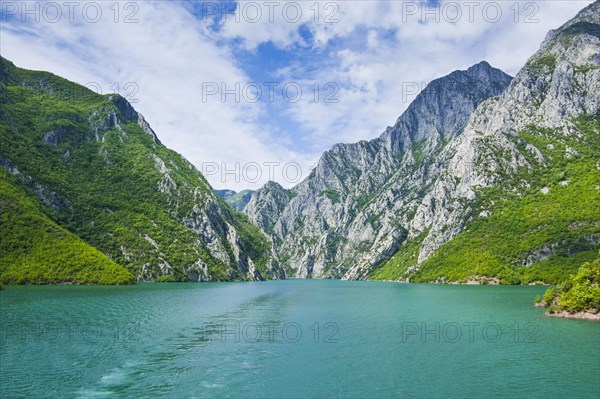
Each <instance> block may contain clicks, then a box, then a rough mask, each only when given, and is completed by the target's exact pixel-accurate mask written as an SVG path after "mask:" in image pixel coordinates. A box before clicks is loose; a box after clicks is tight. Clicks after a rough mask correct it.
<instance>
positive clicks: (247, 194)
mask: <svg viewBox="0 0 600 399" xmlns="http://www.w3.org/2000/svg"><path fill="white" fill-rule="evenodd" d="M215 193H217V195H218V196H219V197H221V198H222V199H223V200H224V201H225V202H227V204H228V205H229V206H230V207H232V208H233V209H235V210H236V211H238V212H241V211H243V210H244V208H246V205H248V202H250V199H251V198H252V194H253V193H254V191H253V190H242V191H240V192H239V193H236V192H235V191H233V190H215Z"/></svg>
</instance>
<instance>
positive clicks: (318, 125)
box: [0, 0, 591, 189]
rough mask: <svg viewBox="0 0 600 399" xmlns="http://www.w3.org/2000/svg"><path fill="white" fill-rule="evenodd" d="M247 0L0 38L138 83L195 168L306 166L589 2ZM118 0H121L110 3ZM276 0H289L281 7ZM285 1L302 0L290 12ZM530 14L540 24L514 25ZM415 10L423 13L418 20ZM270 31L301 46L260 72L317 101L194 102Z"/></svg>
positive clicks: (238, 72) (40, 63)
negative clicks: (203, 14)
mask: <svg viewBox="0 0 600 399" xmlns="http://www.w3.org/2000/svg"><path fill="white" fill-rule="evenodd" d="M19 3H20V2H19ZM256 3H257V4H259V5H261V4H262V5H263V6H262V7H261V13H262V18H259V20H258V21H256V22H251V19H252V18H254V17H253V15H252V14H251V11H252V10H250V9H246V10H245V11H241V14H239V15H238V21H236V17H235V16H232V15H228V16H227V19H226V22H225V23H224V24H223V25H221V26H219V28H218V29H216V30H213V29H211V26H209V25H208V24H206V23H203V22H202V21H201V20H199V18H198V16H197V15H196V16H195V15H193V14H192V13H190V12H189V10H188V8H186V6H184V5H182V4H181V3H176V2H167V1H152V2H150V1H148V2H138V3H135V4H138V5H139V10H138V12H137V13H136V14H135V16H134V18H136V19H138V20H139V22H138V23H123V22H124V21H123V19H124V18H125V16H127V15H128V14H129V13H130V12H131V11H135V10H132V9H120V14H119V18H118V21H117V23H115V20H114V9H112V10H111V9H110V8H109V7H111V6H112V5H113V3H112V2H107V3H101V4H103V17H102V18H101V19H100V21H98V22H97V23H89V22H86V21H85V20H83V19H82V18H81V14H80V12H79V14H78V13H77V12H76V15H77V18H76V20H75V22H74V23H70V22H69V21H68V20H67V18H66V17H65V18H63V19H62V20H61V21H60V22H58V23H48V22H45V21H42V22H40V23H25V24H24V23H21V22H15V21H14V20H13V21H9V22H6V23H3V24H2V28H1V32H0V49H1V51H2V55H3V56H5V57H6V58H8V59H10V60H12V61H13V62H15V63H16V64H17V65H18V66H21V67H24V68H30V69H42V70H48V71H51V72H54V73H56V74H58V75H61V76H63V77H66V78H68V79H70V80H74V81H76V82H79V83H82V84H86V83H89V82H97V83H98V84H99V85H100V86H101V88H102V90H103V92H105V93H106V92H110V91H111V86H112V85H113V84H114V83H115V82H117V83H119V85H120V90H121V94H124V95H127V94H128V93H130V92H129V91H126V90H124V85H125V84H126V83H127V82H135V83H136V84H137V86H138V87H139V91H138V92H137V94H136V95H135V98H137V99H138V100H139V102H138V103H135V104H134V106H135V107H136V109H138V110H139V111H140V112H141V113H143V114H144V115H145V116H146V119H147V120H148V121H149V122H150V123H151V125H152V126H153V128H154V129H155V131H156V132H157V133H158V135H159V137H160V138H161V140H162V141H163V142H164V143H165V144H166V145H167V146H169V147H171V148H173V149H175V150H176V151H178V152H180V153H182V154H183V155H184V156H185V157H186V158H188V159H189V160H190V161H191V162H193V163H194V164H195V165H196V166H198V167H199V168H202V165H203V163H205V162H216V163H217V164H219V165H221V164H222V163H223V162H225V163H226V164H227V165H228V168H229V169H232V168H234V165H235V163H236V162H239V163H240V165H244V164H247V163H249V162H257V163H259V164H264V163H265V162H279V163H280V164H281V165H283V164H285V163H286V162H290V161H292V162H298V163H299V164H301V165H302V167H303V168H304V171H305V174H306V172H307V170H308V165H310V164H311V163H314V162H315V161H316V158H317V156H318V155H319V154H320V153H321V152H323V151H324V150H326V149H328V148H329V146H330V145H331V144H333V143H336V142H352V141H357V140H360V139H368V138H373V137H375V136H377V135H378V134H379V133H380V132H382V131H383V130H384V128H385V126H386V125H388V124H392V123H393V122H394V121H395V119H396V118H397V117H398V116H399V115H400V113H401V112H402V111H403V110H404V109H405V108H406V107H407V106H408V103H409V100H411V99H412V97H413V96H408V97H407V94H410V93H407V90H408V89H410V90H413V89H414V87H415V85H418V86H421V85H424V84H425V83H426V82H429V81H431V80H432V79H434V78H437V77H440V76H442V75H444V74H447V73H448V72H450V71H452V70H455V69H465V68H467V67H468V66H470V65H472V64H475V63H477V62H479V61H481V60H483V59H486V60H488V61H489V62H490V63H491V64H492V65H493V66H496V67H500V68H501V69H503V70H505V71H506V72H508V73H511V74H514V73H516V72H517V71H518V69H519V68H520V67H521V66H522V65H523V64H524V62H525V61H526V59H527V58H528V57H529V56H530V55H531V54H533V52H535V51H536V50H537V48H538V47H539V44H540V43H541V41H542V40H543V38H544V36H545V34H546V32H547V31H548V30H549V29H552V28H556V27H558V26H560V25H561V24H562V23H564V22H566V21H567V20H568V19H569V18H571V17H572V16H574V15H575V14H576V12H577V11H578V10H579V9H581V8H583V7H584V6H585V5H587V4H589V3H591V1H590V0H586V1H570V0H569V1H567V0H564V1H545V2H527V3H523V2H520V3H513V2H496V3H494V2H479V3H477V6H475V8H474V13H473V19H472V20H469V19H470V18H469V9H468V7H467V5H466V3H462V2H458V3H455V2H452V1H444V2H443V3H441V4H442V5H441V7H440V8H438V12H439V10H443V11H442V12H441V14H439V16H440V20H439V22H436V21H435V20H434V19H435V17H436V16H435V15H431V14H427V13H426V11H427V8H426V7H425V8H424V7H423V4H424V3H422V2H418V3H416V2H401V1H385V0H368V1H349V2H344V1H337V2H333V1H325V0H324V1H320V2H318V3H313V2H306V1H299V2H289V1H288V2H287V3H281V4H280V5H279V6H277V7H275V8H274V9H273V11H274V12H273V18H272V19H271V18H269V10H268V8H267V7H266V6H265V5H264V3H262V2H260V1H259V2H256ZM292 3H293V5H289V4H292ZM2 4H3V7H4V5H5V4H6V2H5V3H2ZM28 4H32V3H28ZM126 4H130V3H119V5H120V6H121V7H124V6H125V5H126ZM243 4H245V6H246V7H248V6H247V5H248V4H249V3H248V2H245V3H243ZM284 4H288V6H287V8H286V10H287V13H286V14H284V13H283V10H284ZM315 4H316V5H315ZM452 4H459V6H460V9H461V12H462V16H461V18H459V19H457V20H456V21H455V22H451V21H449V20H450V19H453V18H454V17H455V15H456V14H455V13H454V14H453V9H452V7H453V6H452ZM494 4H500V5H502V13H503V14H502V18H501V19H500V20H499V21H497V22H490V20H491V19H492V18H490V17H493V13H492V11H493V8H494V7H495V5H494ZM515 4H517V5H518V10H519V14H518V20H517V21H515V9H514V8H513V9H511V8H510V7H515ZM528 4H531V5H532V6H527V5H528ZM296 5H298V6H299V7H300V9H301V10H302V15H301V17H300V18H299V20H298V21H297V22H296V21H295V15H296V14H295V10H296ZM415 6H421V8H415ZM486 7H487V8H486ZM526 7H527V8H526ZM531 7H534V8H531ZM535 7H538V8H537V9H536V8H535ZM484 9H489V10H490V11H489V12H488V14H483V10H484ZM316 10H318V15H317V14H316ZM422 12H425V15H422ZM531 12H535V15H533V18H535V19H537V20H538V22H536V23H525V21H524V19H525V17H526V16H528V15H529V14H530V13H531ZM422 17H427V18H426V19H427V21H426V22H425V23H423V21H422V19H423V18H422ZM444 17H445V18H444ZM327 18H328V19H327ZM336 20H337V22H331V21H336ZM327 21H329V22H327ZM302 29H306V30H308V31H309V32H310V36H307V35H306V33H305V32H302ZM267 42H271V43H273V44H274V45H275V46H276V47H279V48H281V49H284V50H287V51H290V52H296V51H304V52H307V53H308V54H310V55H311V57H309V59H308V58H307V59H303V58H302V57H300V61H289V62H288V63H287V64H285V63H284V64H285V66H284V67H281V68H280V69H279V70H277V71H271V72H272V74H273V76H277V77H278V79H280V80H281V82H286V81H298V82H299V83H301V84H302V85H303V87H304V88H305V89H306V90H305V93H312V92H311V91H310V89H308V87H309V86H310V85H311V84H313V83H314V82H315V81H316V82H318V83H319V84H320V86H321V92H320V98H319V100H320V101H318V102H316V103H315V102H314V101H312V100H313V98H312V95H304V96H303V97H302V99H301V100H300V101H299V102H297V103H285V102H284V103H279V104H277V106H276V107H271V108H268V107H266V106H265V105H264V104H261V103H250V102H248V101H244V100H243V99H242V100H241V101H240V102H235V101H233V100H232V97H233V96H232V95H229V96H228V97H227V101H225V102H222V101H221V100H220V96H219V95H215V96H212V97H210V98H209V100H208V101H207V102H203V101H202V100H203V99H202V90H203V83H204V84H206V83H210V82H215V83H217V84H218V85H220V84H221V83H225V84H226V87H228V88H230V89H231V88H233V87H234V85H235V83H236V82H239V83H240V84H241V86H242V87H243V86H244V85H245V84H246V83H248V82H249V81H250V80H251V77H250V76H249V75H248V73H249V72H247V71H248V69H247V68H246V66H245V65H242V64H241V62H240V60H238V59H237V58H236V54H237V53H236V51H239V46H240V45H241V47H242V48H245V49H247V50H248V51H250V52H253V51H257V47H258V46H259V45H260V44H263V43H267ZM290 59H293V58H290ZM265 64H266V63H265ZM298 77H301V79H300V80H299V79H298ZM328 82H333V83H335V84H337V85H338V86H339V92H338V93H337V95H336V96H335V98H337V99H338V100H339V102H337V103H325V102H324V101H323V100H324V96H325V95H326V94H328V93H331V88H332V87H331V86H330V87H329V89H330V90H328V91H325V90H323V89H324V85H325V84H327V83H328ZM278 101H280V102H281V99H279V100H278ZM274 110H275V111H274ZM273 113H276V114H277V115H273ZM274 116H277V117H278V118H279V117H285V116H287V117H289V118H290V119H291V121H293V122H294V123H296V124H297V125H298V126H299V127H300V130H299V131H296V130H295V129H296V128H290V127H289V126H288V125H287V124H285V123H284V122H281V121H280V119H277V120H278V122H277V123H279V125H275V123H276V122H274V121H271V119H270V118H273V117H274ZM273 119H276V118H273ZM290 129H291V130H290ZM266 171H267V168H263V172H264V176H263V177H264V178H263V179H262V180H261V182H260V183H263V182H264V181H265V180H266V178H267V177H268V176H267V173H266ZM228 177H229V179H228V181H227V183H224V182H221V178H220V176H219V175H216V176H208V178H209V181H211V183H212V184H213V185H214V186H215V187H217V188H221V187H230V188H233V189H241V188H246V187H252V188H257V187H258V186H259V185H260V183H256V184H250V183H249V182H244V181H240V182H239V183H237V182H236V181H235V179H234V178H233V175H228ZM273 177H274V178H275V179H276V180H278V181H280V182H281V183H282V184H284V185H286V186H290V182H289V181H287V182H286V181H285V179H283V178H282V177H281V167H279V168H278V169H277V170H276V175H275V176H273Z"/></svg>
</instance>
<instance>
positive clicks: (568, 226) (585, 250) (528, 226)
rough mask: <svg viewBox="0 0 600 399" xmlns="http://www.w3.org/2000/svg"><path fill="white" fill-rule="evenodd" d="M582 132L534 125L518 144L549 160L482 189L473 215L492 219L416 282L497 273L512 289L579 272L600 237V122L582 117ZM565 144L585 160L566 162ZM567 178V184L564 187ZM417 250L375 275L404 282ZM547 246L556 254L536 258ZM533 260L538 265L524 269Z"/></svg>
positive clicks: (460, 239) (432, 261)
mask: <svg viewBox="0 0 600 399" xmlns="http://www.w3.org/2000/svg"><path fill="white" fill-rule="evenodd" d="M577 127H578V130H579V132H580V133H582V138H576V137H563V136H559V135H557V134H556V133H555V132H552V131H548V130H544V129H538V128H535V127H531V128H530V129H528V131H525V132H522V134H521V137H520V139H519V140H518V145H519V147H520V148H521V149H523V150H524V148H525V146H526V144H528V143H529V144H533V145H535V146H536V147H537V148H538V149H539V150H540V151H541V152H542V153H543V155H544V156H545V158H546V163H547V164H546V166H543V165H541V164H539V163H538V162H537V161H536V160H535V159H533V158H532V159H530V162H531V163H532V164H534V165H535V170H534V171H525V170H522V171H521V172H520V174H519V175H518V176H516V177H507V178H506V180H505V181H504V183H505V184H504V187H502V186H500V187H496V188H494V189H490V190H485V191H483V192H480V193H479V196H478V197H479V201H478V204H477V206H476V208H475V210H474V212H473V215H478V214H479V212H480V211H481V210H483V209H486V210H488V211H490V212H491V215H490V216H489V217H486V218H478V217H475V219H474V221H472V222H471V223H469V224H468V225H467V227H466V229H465V230H464V231H463V232H462V233H461V234H459V235H458V236H457V237H455V238H454V239H452V240H451V241H450V242H448V243H447V244H446V245H444V246H443V247H442V248H440V249H439V250H438V251H437V252H436V253H435V254H434V255H433V256H432V257H430V258H429V259H428V260H427V261H426V262H424V263H423V264H422V265H421V267H420V269H419V270H418V271H417V272H416V274H414V275H411V276H410V279H411V281H414V282H427V281H435V280H436V279H438V278H440V277H444V278H445V279H446V280H447V281H465V280H467V279H469V277H471V276H491V277H498V278H500V280H501V282H502V283H508V284H519V283H528V282H533V281H544V282H547V283H552V284H555V283H558V282H560V281H563V280H565V279H566V278H568V276H569V275H570V274H573V273H575V272H576V271H577V268H578V266H579V265H580V264H581V263H582V262H585V261H590V260H592V259H594V258H595V256H596V253H597V248H598V244H594V243H593V242H592V239H594V238H595V239H597V238H598V237H600V190H598V188H597V187H599V186H600V173H598V169H597V168H598V162H599V156H598V154H600V143H599V140H598V137H599V135H600V117H598V116H596V117H581V118H579V119H578V121H577ZM549 144H551V145H552V146H554V148H553V149H552V147H549ZM567 146H569V147H571V148H574V149H576V150H577V151H578V152H579V155H577V156H574V157H571V158H566V157H565V156H564V154H565V150H566V147H567ZM523 153H525V152H523ZM524 180H526V181H527V182H529V184H530V185H531V187H530V188H528V189H522V190H521V194H522V195H517V194H515V193H514V192H511V189H512V188H513V187H516V186H519V185H520V184H521V182H522V181H524ZM565 181H566V182H567V183H568V184H567V185H566V186H565V185H562V184H561V182H565ZM543 187H548V189H549V192H548V194H546V195H544V194H542V193H541V191H540V190H541V189H542V188H543ZM419 245H420V243H419V242H418V241H417V240H415V241H413V242H411V243H406V244H404V245H403V246H402V248H401V250H400V252H399V253H398V254H396V255H395V256H394V257H393V258H392V259H391V260H390V261H388V262H387V263H386V264H384V265H383V266H382V267H381V268H380V269H378V270H376V271H375V272H374V273H373V274H372V275H371V278H374V279H384V278H385V279H400V278H402V279H403V278H406V275H405V274H404V271H405V269H406V268H407V267H409V266H413V265H414V264H415V263H416V262H412V261H409V260H408V259H413V260H414V257H412V258H411V257H410V253H413V252H416V247H418V246H419ZM545 248H551V249H552V250H551V254H549V256H547V257H546V256H536V251H537V252H544V249H545ZM528 257H530V258H531V259H532V260H533V263H532V264H530V265H529V266H524V265H523V263H527V262H525V260H526V259H527V258H528Z"/></svg>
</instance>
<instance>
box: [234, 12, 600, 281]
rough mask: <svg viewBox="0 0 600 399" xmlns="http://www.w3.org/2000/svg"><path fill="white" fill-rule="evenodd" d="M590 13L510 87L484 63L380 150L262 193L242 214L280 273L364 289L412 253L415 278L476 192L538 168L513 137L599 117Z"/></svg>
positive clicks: (344, 148)
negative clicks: (401, 251) (269, 244)
mask: <svg viewBox="0 0 600 399" xmlns="http://www.w3.org/2000/svg"><path fill="white" fill-rule="evenodd" d="M598 4H599V3H598V2H596V3H594V4H593V5H591V6H590V7H588V8H586V9H585V10H583V11H582V12H581V13H580V14H579V15H578V16H577V17H576V18H575V19H573V20H572V21H570V22H569V23H567V24H566V25H564V26H563V27H561V28H560V29H558V30H556V31H552V32H550V33H549V35H548V37H547V38H546V40H545V41H544V43H543V44H542V47H541V49H540V50H539V51H538V52H537V53H536V54H535V55H534V56H533V57H532V58H531V59H530V60H529V61H528V63H527V65H526V66H525V67H524V68H523V70H522V71H520V72H519V74H518V75H517V76H516V78H515V79H513V80H512V82H511V78H510V77H509V76H507V75H506V74H504V73H503V72H501V71H499V70H497V69H494V68H492V67H491V66H489V65H488V64H487V63H485V62H482V63H480V64H478V65H475V66H473V67H471V68H469V69H468V70H467V71H456V72H453V73H451V74H450V75H448V76H446V77H444V78H441V79H438V80H436V81H433V82H431V83H430V84H429V85H428V86H427V87H426V88H425V89H424V90H423V92H422V93H421V94H420V95H419V96H418V97H417V98H416V99H415V101H414V102H413V103H412V104H411V105H410V106H409V108H408V109H407V110H406V112H405V113H404V114H403V115H402V116H401V117H400V118H399V119H398V121H397V122H396V124H395V125H394V126H393V127H388V128H387V129H386V131H385V132H384V133H383V134H382V135H381V136H380V137H379V138H378V139H376V140H373V141H369V142H366V141H363V142H359V143H356V144H338V145H336V146H334V147H333V148H332V149H331V150H330V151H327V152H326V153H324V154H323V156H322V157H321V159H320V160H319V163H318V165H317V167H316V169H315V170H314V171H313V172H312V173H311V174H310V176H309V177H308V178H307V179H306V180H305V181H303V182H302V183H300V184H299V185H297V186H296V187H294V188H293V189H291V190H290V191H289V192H290V193H291V195H287V196H284V195H281V189H280V188H279V187H277V186H276V185H273V184H270V185H267V186H265V187H263V188H262V189H261V190H259V191H258V192H257V193H256V194H255V196H254V198H253V199H252V200H251V201H250V203H249V204H248V206H247V208H246V212H247V214H248V216H249V217H250V219H251V220H253V221H254V222H255V223H257V224H258V225H259V226H260V227H261V228H263V230H264V231H266V232H268V233H269V234H270V235H271V238H272V241H273V243H274V251H275V255H276V257H277V259H278V260H279V261H280V262H281V264H282V265H284V266H285V267H287V268H288V270H289V271H290V272H292V273H294V275H295V276H297V277H326V276H331V277H340V278H346V279H363V278H367V276H368V275H369V273H371V272H372V271H373V269H374V268H376V267H378V266H380V265H382V264H384V263H385V262H387V261H388V259H389V258H390V257H391V256H392V255H394V253H396V251H397V250H398V248H399V247H400V246H401V245H402V244H405V243H407V242H415V243H416V244H417V246H416V248H417V249H416V251H415V253H414V254H412V255H411V256H413V257H415V261H414V264H413V266H412V267H411V268H410V269H409V270H406V273H405V275H404V276H405V277H407V276H410V275H411V273H414V272H415V271H416V270H418V268H419V266H420V264H422V263H423V262H424V261H425V260H426V259H427V258H428V257H430V256H431V254H433V253H434V252H435V251H436V250H437V249H438V248H440V246H442V245H443V244H444V243H446V242H448V241H449V240H451V239H452V238H453V237H455V236H456V235H457V234H459V233H460V232H461V231H462V230H463V228H464V227H465V225H466V224H467V223H468V222H470V221H472V219H473V215H472V210H473V205H474V203H475V202H476V200H477V192H478V190H480V189H481V188H489V187H494V186H496V185H501V184H502V183H503V182H506V181H508V180H510V179H509V177H510V176H511V173H512V174H515V175H516V173H517V171H518V170H519V168H522V167H525V168H529V169H530V170H532V171H533V170H534V169H535V168H537V167H540V165H538V164H536V165H532V164H531V162H530V161H529V159H530V157H529V156H528V155H530V154H531V153H533V154H536V155H539V156H541V152H540V151H539V150H538V149H536V148H535V146H534V145H525V149H522V148H521V146H520V144H522V143H520V142H519V140H518V139H517V137H518V134H517V133H518V132H519V131H521V130H523V129H524V128H525V127H527V126H529V125H532V124H533V125H536V126H540V127H543V128H551V129H560V131H562V132H563V133H564V134H576V132H575V131H574V129H573V126H574V125H573V122H572V120H573V118H575V117H577V116H579V115H582V114H586V115H593V114H595V113H597V112H598V106H599V105H598V104H599V98H598V93H600V90H599V87H598V86H599V84H600V75H599V73H600V72H599V68H598V67H599V61H600V56H599V53H600V52H599V47H598V43H599V42H598V37H599V34H598V32H599V30H598V16H599V15H600V12H599V10H598ZM523 151H526V152H527V154H523V153H522V152H523ZM526 155H527V156H526ZM507 176H508V177H507ZM523 184H527V183H526V182H525V183H523ZM513 188H514V187H511V189H513ZM292 197H293V198H292ZM484 216H485V212H482V214H481V215H479V216H478V215H476V217H484Z"/></svg>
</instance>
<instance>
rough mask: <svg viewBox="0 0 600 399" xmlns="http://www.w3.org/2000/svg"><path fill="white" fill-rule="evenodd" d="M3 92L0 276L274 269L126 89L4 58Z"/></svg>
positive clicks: (167, 276)
mask: <svg viewBox="0 0 600 399" xmlns="http://www.w3.org/2000/svg"><path fill="white" fill-rule="evenodd" d="M0 94H1V100H0V137H1V140H2V146H1V147H0V166H2V168H0V171H2V173H1V174H0V176H1V180H0V183H1V184H2V187H3V190H2V196H1V197H0V206H1V208H0V214H1V215H2V219H3V222H2V241H1V243H0V260H2V263H0V281H4V282H8V283H15V282H16V283H45V282H78V283H96V282H101V283H104V282H115V283H122V282H130V281H131V280H133V279H135V280H141V281H147V280H157V279H159V280H176V281H200V280H202V281H207V280H257V279H265V278H278V277H281V276H282V274H281V273H280V272H279V271H278V270H274V269H273V268H272V265H271V260H270V256H269V253H270V244H269V242H268V240H267V238H266V237H265V236H264V235H263V234H262V233H261V232H260V231H259V229H257V228H256V227H255V226H253V225H252V223H250V221H249V220H248V219H247V217H245V216H244V215H243V214H241V213H239V212H236V211H235V210H233V209H231V208H230V207H229V206H227V205H226V204H225V203H224V202H223V201H222V200H221V199H220V198H219V197H218V196H217V195H216V194H215V193H214V192H213V190H212V188H211V187H210V186H209V184H208V183H207V181H206V180H205V179H204V177H203V176H202V175H201V173H200V172H199V171H198V170H197V169H196V168H195V167H194V166H193V165H192V164H190V163H189V162H188V161H187V160H185V159H184V158H183V157H182V156H181V155H179V154H177V153H176V152H174V151H171V150H169V149H168V148H166V147H165V146H164V145H162V144H161V142H160V141H159V139H158V137H157V135H156V134H155V133H154V131H153V130H152V128H151V127H150V125H149V124H148V123H147V122H146V120H145V119H144V117H143V116H142V115H141V114H139V113H138V112H136V111H135V109H134V108H133V107H132V106H131V104H130V103H129V102H127V100H125V99H124V98H123V97H121V96H119V95H105V96H102V95H98V94H96V93H94V92H92V91H90V90H88V89H86V88H84V87H82V86H79V85H77V84H75V83H72V82H69V81H67V80H65V79H62V78H60V77H57V76H55V75H52V74H50V73H47V72H37V71H29V70H24V69H20V68H17V67H15V66H14V65H13V64H12V63H11V62H9V61H8V60H6V59H4V58H0ZM61 268H62V269H61Z"/></svg>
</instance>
